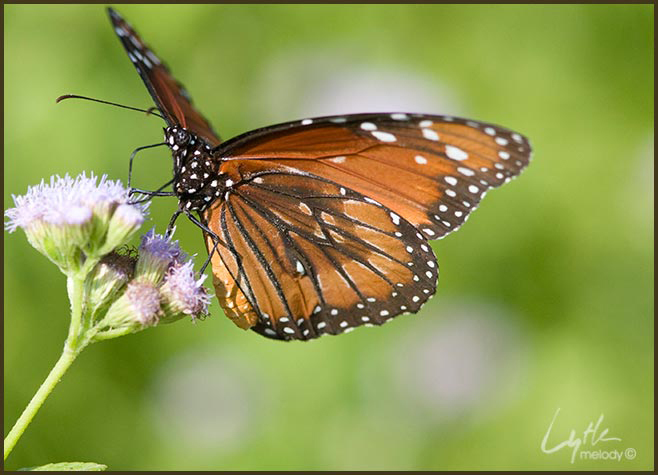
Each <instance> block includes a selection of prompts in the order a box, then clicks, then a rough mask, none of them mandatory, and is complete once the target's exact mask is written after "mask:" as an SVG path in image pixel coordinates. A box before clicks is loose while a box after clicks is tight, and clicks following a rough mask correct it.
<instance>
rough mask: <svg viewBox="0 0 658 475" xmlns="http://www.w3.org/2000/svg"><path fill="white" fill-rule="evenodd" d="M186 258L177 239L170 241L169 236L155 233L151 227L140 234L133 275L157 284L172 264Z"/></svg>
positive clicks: (183, 260)
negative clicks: (137, 256) (140, 240)
mask: <svg viewBox="0 0 658 475" xmlns="http://www.w3.org/2000/svg"><path fill="white" fill-rule="evenodd" d="M188 259H189V257H188V255H187V254H186V253H185V252H183V251H182V250H181V248H180V246H179V245H178V241H173V242H172V240H171V236H168V237H167V236H163V235H161V234H155V230H154V229H151V230H150V231H149V232H147V233H146V234H145V235H143V236H142V243H141V245H140V246H139V260H138V261H137V270H136V272H135V276H136V277H137V278H141V279H144V280H148V281H149V282H153V283H154V284H157V283H160V282H161V281H162V279H163V278H164V276H165V273H166V272H167V270H168V269H169V268H170V267H171V266H172V265H174V264H176V263H182V262H185V261H187V260H188Z"/></svg>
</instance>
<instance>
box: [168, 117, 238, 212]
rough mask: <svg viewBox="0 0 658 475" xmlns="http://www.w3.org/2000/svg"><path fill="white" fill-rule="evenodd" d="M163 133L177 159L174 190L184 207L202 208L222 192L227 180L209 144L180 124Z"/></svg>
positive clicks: (186, 208) (198, 209) (221, 194)
mask: <svg viewBox="0 0 658 475" xmlns="http://www.w3.org/2000/svg"><path fill="white" fill-rule="evenodd" d="M164 135H165V142H166V143H167V145H168V146H169V148H170V149H171V153H172V156H173V159H174V191H175V192H176V194H177V195H178V200H179V203H180V207H181V209H184V210H187V211H201V210H203V209H205V208H206V207H207V206H208V205H209V204H210V203H212V202H213V201H214V200H215V199H217V198H220V197H221V196H223V194H224V191H225V188H226V185H227V183H226V181H227V180H223V179H221V176H220V175H219V174H218V164H217V162H216V160H215V159H214V157H213V154H212V149H211V147H210V145H208V143H207V142H206V141H205V140H203V139H202V138H199V137H197V136H196V135H195V134H193V133H192V132H190V131H189V130H186V129H185V128H183V127H180V126H172V127H167V128H165V129H164Z"/></svg>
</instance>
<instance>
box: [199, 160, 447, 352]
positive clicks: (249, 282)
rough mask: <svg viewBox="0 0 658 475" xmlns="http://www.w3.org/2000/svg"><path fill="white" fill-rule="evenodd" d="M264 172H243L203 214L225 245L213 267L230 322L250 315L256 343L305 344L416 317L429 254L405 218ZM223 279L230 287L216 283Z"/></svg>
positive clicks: (308, 179)
mask: <svg viewBox="0 0 658 475" xmlns="http://www.w3.org/2000/svg"><path fill="white" fill-rule="evenodd" d="M245 166H248V167H249V171H246V170H245V168H244V167H245ZM269 168H270V166H268V164H267V162H261V161H253V162H250V163H248V164H243V165H242V173H243V174H244V181H243V183H242V184H240V185H239V186H237V187H236V188H235V189H234V190H233V192H231V193H230V194H229V196H228V197H227V199H226V200H225V201H224V202H222V203H217V204H216V205H215V206H213V207H211V208H210V209H209V210H207V212H206V213H205V219H206V222H207V225H208V226H209V227H210V228H211V229H213V230H215V229H219V230H220V231H221V232H220V233H218V236H219V238H220V239H222V240H226V242H227V243H228V245H227V246H225V247H218V248H217V254H218V256H217V257H216V258H215V260H214V261H213V267H214V268H215V269H217V268H221V271H220V272H219V273H218V272H215V274H216V279H215V285H216V290H217V291H218V295H219V296H220V302H221V303H222V306H223V307H224V309H225V310H226V311H227V313H232V314H234V320H239V321H244V322H252V321H253V320H254V316H257V319H256V322H255V325H254V327H253V328H254V330H256V331H257V332H259V333H261V334H263V335H266V336H269V337H272V338H278V339H311V338H315V337H317V336H320V335H322V334H324V333H330V334H338V333H342V332H345V331H348V330H349V329H351V328H354V327H357V326H359V325H363V324H368V323H370V324H381V323H384V322H385V321H387V320H389V319H390V318H392V317H394V316H396V315H399V314H400V313H405V312H416V311H417V310H418V309H419V308H420V306H421V305H422V304H423V303H424V302H425V301H426V300H427V299H428V298H429V297H430V296H431V295H432V294H433V293H434V292H435V288H436V280H437V276H438V268H437V264H436V260H435V258H434V255H433V253H432V251H431V249H430V247H429V245H428V243H427V241H426V240H425V238H424V237H423V236H422V235H421V234H420V233H418V232H417V230H416V229H415V228H414V227H413V226H412V225H411V224H410V223H408V222H407V221H406V220H404V219H403V218H401V217H400V216H399V215H397V214H396V213H394V212H393V211H392V210H390V209H388V208H386V207H385V206H383V205H381V204H379V203H377V202H376V201H375V200H372V199H370V198H368V197H365V196H363V195H361V194H360V193H357V192H355V191H354V190H351V189H348V188H346V187H344V186H342V185H341V184H338V183H334V182H331V181H329V180H325V179H321V178H318V177H313V176H308V175H303V174H299V173H291V172H289V171H271V170H269ZM208 246H209V248H211V247H213V246H214V244H213V241H212V239H209V240H208ZM227 275H231V276H232V279H233V281H234V282H235V287H233V288H231V289H227V286H226V282H225V280H226V279H224V280H222V279H221V278H220V279H218V278H217V276H227ZM230 282H231V281H230V280H229V283H230ZM236 287H239V288H236ZM244 302H248V303H249V305H244ZM241 304H242V305H241ZM236 309H239V310H236Z"/></svg>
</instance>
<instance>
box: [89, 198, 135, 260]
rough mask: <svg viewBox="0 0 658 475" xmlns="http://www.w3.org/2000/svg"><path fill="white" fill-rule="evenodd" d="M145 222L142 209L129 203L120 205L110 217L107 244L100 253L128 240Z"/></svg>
mask: <svg viewBox="0 0 658 475" xmlns="http://www.w3.org/2000/svg"><path fill="white" fill-rule="evenodd" d="M143 222H144V213H143V212H142V210H140V209H139V208H137V207H136V206H133V205H129V204H121V205H119V206H118V207H117V208H116V210H115V211H114V213H113V214H112V217H111V218H110V222H109V224H108V230H107V236H106V238H105V244H103V246H102V247H101V248H100V249H99V251H98V253H99V254H101V255H104V254H105V253H107V252H110V251H111V250H112V249H116V248H117V247H118V246H120V245H121V244H123V243H125V242H127V241H128V240H129V239H130V238H131V237H132V236H133V235H134V234H135V233H136V232H137V230H138V229H139V227H140V226H141V225H142V223H143Z"/></svg>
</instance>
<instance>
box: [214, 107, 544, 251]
mask: <svg viewBox="0 0 658 475" xmlns="http://www.w3.org/2000/svg"><path fill="white" fill-rule="evenodd" d="M530 152H531V149H530V145H529V143H528V141H527V139H526V138H525V137H523V136H521V135H519V134H517V133H515V132H512V131H510V130H508V129H505V128H502V127H499V126H496V125H493V124H488V123H483V122H474V121H470V120H466V119H460V118H455V117H447V116H431V115H421V114H404V113H390V114H356V115H348V116H333V117H321V118H315V119H305V120H303V121H296V122H289V123H286V124H280V125H276V126H271V127H266V128H263V129H258V130H255V131H253V132H248V133H246V134H243V135H241V136H239V137H236V138H235V139H232V140H229V141H227V142H225V143H224V144H222V145H220V146H219V147H217V149H216V153H217V155H218V156H221V157H222V158H226V159H228V160H253V159H258V160H266V161H269V162H270V163H272V165H271V166H272V167H276V166H277V165H281V166H285V167H289V168H291V169H296V170H299V171H302V172H305V173H309V174H313V175H315V176H320V177H324V178H327V179H329V180H331V181H334V182H336V183H341V184H344V185H345V186H347V187H349V188H351V189H353V190H355V191H357V192H359V193H362V194H363V195H365V196H369V197H371V198H373V199H376V200H378V201H379V202H381V203H382V204H384V205H386V206H387V207H389V208H391V209H393V210H395V211H396V212H397V213H399V214H400V215H401V216H403V217H405V218H406V219H407V220H408V221H409V222H411V223H412V224H413V225H414V226H416V227H418V228H419V229H420V230H421V231H422V232H423V233H424V234H425V235H426V236H427V237H428V238H429V239H436V238H440V237H443V236H445V235H446V234H448V233H449V232H451V231H454V230H456V229H457V228H458V227H459V226H460V225H461V224H462V223H463V222H464V221H465V219H466V218H467V217H468V215H469V213H470V212H471V211H473V209H475V207H476V206H477V205H478V203H479V202H480V200H481V199H482V197H483V196H484V194H485V192H486V191H487V190H488V189H489V188H492V187H496V186H500V185H501V184H503V183H505V182H506V181H508V180H509V179H510V178H513V177H514V176H516V175H518V174H519V173H520V172H521V170H522V169H523V168H524V167H525V166H526V165H527V164H528V161H529V159H530Z"/></svg>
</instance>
